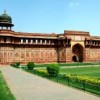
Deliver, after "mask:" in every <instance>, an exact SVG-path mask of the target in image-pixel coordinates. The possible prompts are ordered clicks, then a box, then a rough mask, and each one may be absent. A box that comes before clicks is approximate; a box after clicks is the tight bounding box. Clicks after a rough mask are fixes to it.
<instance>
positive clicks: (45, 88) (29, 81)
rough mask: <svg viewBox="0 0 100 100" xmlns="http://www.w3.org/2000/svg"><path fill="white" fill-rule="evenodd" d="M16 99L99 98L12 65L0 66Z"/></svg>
mask: <svg viewBox="0 0 100 100" xmlns="http://www.w3.org/2000/svg"><path fill="white" fill-rule="evenodd" d="M0 70H1V71H2V73H3V75H4V78H5V79H6V81H7V83H8V85H9V87H10V89H11V91H12V93H13V94H14V95H15V97H16V99H17V100H100V98H99V97H97V96H94V95H92V94H89V93H85V92H83V91H79V90H76V89H73V88H71V87H67V86H63V85H61V84H58V83H54V82H52V81H49V80H47V79H44V78H41V77H38V76H35V75H32V74H30V73H27V72H24V71H22V70H21V69H15V68H13V67H0Z"/></svg>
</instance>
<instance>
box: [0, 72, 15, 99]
mask: <svg viewBox="0 0 100 100" xmlns="http://www.w3.org/2000/svg"><path fill="white" fill-rule="evenodd" d="M0 100H15V98H14V96H13V95H12V94H11V92H10V90H9V88H8V87H7V84H6V82H5V80H4V78H3V76H2V73H1V72H0Z"/></svg>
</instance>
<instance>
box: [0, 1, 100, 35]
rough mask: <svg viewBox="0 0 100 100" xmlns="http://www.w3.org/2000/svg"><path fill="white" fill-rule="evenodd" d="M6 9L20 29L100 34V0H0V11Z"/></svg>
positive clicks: (42, 31)
mask: <svg viewBox="0 0 100 100" xmlns="http://www.w3.org/2000/svg"><path fill="white" fill-rule="evenodd" d="M4 9H6V13H7V14H8V15H10V16H11V17H12V21H13V24H14V25H15V26H14V27H13V30H14V31H17V32H31V33H33V32H37V33H58V34H59V33H63V32H64V30H77V31H86V32H90V34H91V35H93V36H100V0H0V15H1V14H3V12H4Z"/></svg>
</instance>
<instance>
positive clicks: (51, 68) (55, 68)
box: [47, 64, 60, 77]
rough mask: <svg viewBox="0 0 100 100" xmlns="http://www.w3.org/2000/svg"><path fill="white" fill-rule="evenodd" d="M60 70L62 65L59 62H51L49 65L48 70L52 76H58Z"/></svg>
mask: <svg viewBox="0 0 100 100" xmlns="http://www.w3.org/2000/svg"><path fill="white" fill-rule="evenodd" d="M59 70H60V67H59V66H58V64H49V65H48V66H47V72H48V74H49V76H50V77H55V76H57V75H58V73H59Z"/></svg>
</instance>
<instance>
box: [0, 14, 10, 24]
mask: <svg viewBox="0 0 100 100" xmlns="http://www.w3.org/2000/svg"><path fill="white" fill-rule="evenodd" d="M0 22H4V23H12V18H11V17H10V16H8V15H7V14H6V12H4V14H2V15H0Z"/></svg>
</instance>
